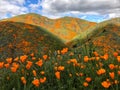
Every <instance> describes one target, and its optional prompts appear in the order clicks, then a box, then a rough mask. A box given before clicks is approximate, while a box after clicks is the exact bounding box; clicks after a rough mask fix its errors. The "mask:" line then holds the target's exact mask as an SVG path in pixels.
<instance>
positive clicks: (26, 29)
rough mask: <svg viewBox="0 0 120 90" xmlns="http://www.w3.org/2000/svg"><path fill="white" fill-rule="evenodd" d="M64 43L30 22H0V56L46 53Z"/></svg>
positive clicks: (63, 45)
mask: <svg viewBox="0 0 120 90" xmlns="http://www.w3.org/2000/svg"><path fill="white" fill-rule="evenodd" d="M63 47H65V44H64V43H63V42H62V41H61V40H60V39H58V38H56V36H54V35H53V34H51V33H49V32H47V31H46V30H44V29H43V28H41V27H37V26H34V25H30V24H25V23H19V22H10V21H3V22H0V57H1V58H3V59H4V58H5V57H16V56H18V55H23V54H30V53H32V52H34V53H39V54H41V53H42V54H46V53H48V52H50V51H52V50H55V49H61V48H63Z"/></svg>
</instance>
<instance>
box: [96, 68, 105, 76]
mask: <svg viewBox="0 0 120 90" xmlns="http://www.w3.org/2000/svg"><path fill="white" fill-rule="evenodd" d="M105 72H106V70H105V69H103V68H101V69H99V70H98V71H97V74H98V75H101V74H104V73H105Z"/></svg>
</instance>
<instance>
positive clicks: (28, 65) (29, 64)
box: [26, 61, 33, 70]
mask: <svg viewBox="0 0 120 90" xmlns="http://www.w3.org/2000/svg"><path fill="white" fill-rule="evenodd" d="M32 64H33V62H31V61H27V65H26V69H27V70H29V69H30V68H31V66H32Z"/></svg>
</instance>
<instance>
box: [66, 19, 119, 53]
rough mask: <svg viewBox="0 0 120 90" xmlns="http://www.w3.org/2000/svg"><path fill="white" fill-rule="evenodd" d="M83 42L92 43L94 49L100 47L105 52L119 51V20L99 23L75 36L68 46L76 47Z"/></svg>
mask: <svg viewBox="0 0 120 90" xmlns="http://www.w3.org/2000/svg"><path fill="white" fill-rule="evenodd" d="M85 42H89V43H93V44H94V45H95V46H96V47H99V48H100V47H101V48H103V49H104V50H105V51H107V50H108V49H110V50H114V49H120V46H119V45H120V18H114V19H111V20H107V21H104V22H101V23H99V24H97V25H96V26H95V27H92V28H89V29H88V30H87V31H85V32H84V33H82V34H80V35H79V36H76V37H75V38H74V39H73V40H71V42H69V43H68V44H69V45H71V47H72V46H75V47H77V46H80V45H81V44H83V43H85Z"/></svg>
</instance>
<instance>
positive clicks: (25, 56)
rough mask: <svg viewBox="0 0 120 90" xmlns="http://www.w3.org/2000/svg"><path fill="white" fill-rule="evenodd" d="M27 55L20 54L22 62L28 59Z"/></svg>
mask: <svg viewBox="0 0 120 90" xmlns="http://www.w3.org/2000/svg"><path fill="white" fill-rule="evenodd" d="M27 57H28V56H27V55H23V56H20V60H21V62H25V60H26V59H27Z"/></svg>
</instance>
